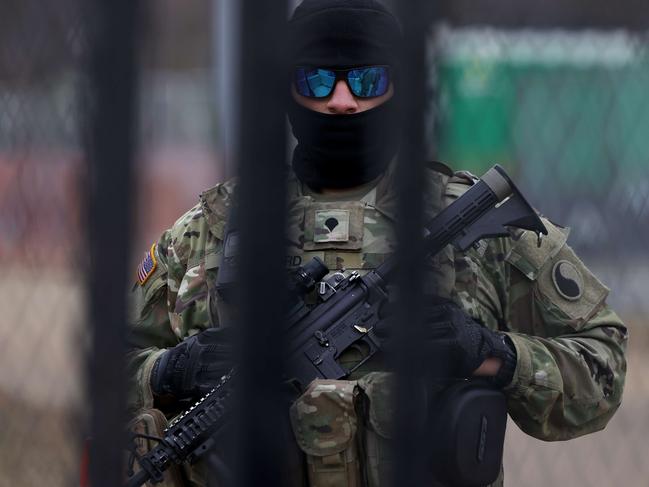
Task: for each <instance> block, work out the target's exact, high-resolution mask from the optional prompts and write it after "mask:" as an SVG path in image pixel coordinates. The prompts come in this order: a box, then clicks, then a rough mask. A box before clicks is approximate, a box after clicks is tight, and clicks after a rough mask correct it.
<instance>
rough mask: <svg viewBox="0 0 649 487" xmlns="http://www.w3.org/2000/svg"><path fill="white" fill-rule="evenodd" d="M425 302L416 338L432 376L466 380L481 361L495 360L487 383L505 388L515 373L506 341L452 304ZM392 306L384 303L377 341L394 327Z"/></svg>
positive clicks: (513, 357)
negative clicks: (494, 371) (498, 361)
mask: <svg viewBox="0 0 649 487" xmlns="http://www.w3.org/2000/svg"><path fill="white" fill-rule="evenodd" d="M427 299H429V300H430V301H429V302H428V303H427V305H426V306H425V308H424V325H423V326H424V329H423V330H422V333H421V335H420V338H421V339H423V344H422V346H423V349H424V352H425V354H426V356H427V357H428V358H431V357H433V358H434V359H433V360H430V364H429V366H432V367H433V369H434V370H432V371H431V372H432V375H434V376H436V377H437V378H439V376H440V374H441V373H442V369H443V372H444V375H445V376H446V374H448V376H450V377H451V378H468V377H471V376H472V374H473V372H474V371H475V370H476V369H477V368H478V367H480V365H481V364H482V362H484V361H485V359H487V358H488V357H497V358H500V359H501V360H502V365H501V367H500V369H499V371H498V373H497V375H496V376H495V377H492V378H490V379H489V380H490V382H491V383H492V384H494V385H495V386H496V387H504V386H506V385H508V384H509V383H510V382H511V380H512V377H513V375H514V370H515V369H516V351H515V348H514V346H513V344H512V343H511V341H510V340H509V338H508V337H507V336H506V335H504V334H502V333H498V332H495V331H492V330H490V329H488V328H485V327H484V326H482V325H481V324H480V323H478V322H477V321H475V320H474V319H473V318H472V317H471V316H469V315H468V314H467V313H466V312H465V311H464V310H462V309H461V308H460V307H459V306H458V305H457V304H455V303H454V302H453V301H450V300H447V299H442V298H430V297H429V298H427ZM431 301H432V302H431ZM394 304H395V303H386V306H384V308H383V309H382V310H381V318H382V320H381V321H379V323H377V324H376V326H375V328H374V332H375V334H376V335H377V336H378V337H379V338H380V339H385V338H388V337H389V335H390V327H392V326H394V324H393V319H394ZM388 348H389V345H388ZM440 359H441V360H440ZM424 360H425V361H426V362H428V361H427V360H426V359H424Z"/></svg>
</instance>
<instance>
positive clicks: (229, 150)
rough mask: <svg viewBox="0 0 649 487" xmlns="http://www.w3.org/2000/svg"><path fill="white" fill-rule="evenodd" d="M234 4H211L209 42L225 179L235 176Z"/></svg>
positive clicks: (233, 0)
mask: <svg viewBox="0 0 649 487" xmlns="http://www.w3.org/2000/svg"><path fill="white" fill-rule="evenodd" d="M237 3H238V2H237V0H214V8H213V12H214V17H213V21H212V26H213V32H212V41H213V45H214V50H213V51H214V55H215V58H216V59H215V63H214V66H215V68H216V76H215V78H216V84H217V86H218V109H219V121H218V122H219V135H220V137H219V138H220V142H221V148H220V149H221V150H220V153H221V158H222V160H221V161H220V162H221V164H224V167H225V177H226V178H227V179H229V178H231V177H232V176H234V175H235V171H236V167H235V161H236V159H237V155H236V154H237V141H238V139H239V136H238V134H237V129H238V127H239V118H238V116H239V112H238V110H237V107H236V103H237V100H238V99H239V93H238V87H239V76H238V75H239V70H238V66H239V65H238V63H237V60H238V58H239V47H240V46H239V36H240V33H239V17H238V14H239V7H238V5H237Z"/></svg>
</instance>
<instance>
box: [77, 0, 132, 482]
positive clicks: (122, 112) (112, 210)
mask: <svg viewBox="0 0 649 487" xmlns="http://www.w3.org/2000/svg"><path fill="white" fill-rule="evenodd" d="M138 3H139V2H137V1H131V0H129V1H126V0H113V1H111V2H102V1H96V2H91V4H90V5H87V6H85V8H86V19H85V20H86V23H85V25H86V29H85V33H86V34H87V36H88V40H89V54H90V59H89V65H88V82H89V86H88V93H87V95H88V97H87V98H86V99H85V100H84V102H85V103H87V105H86V107H85V108H86V109H87V112H86V116H87V118H86V120H85V122H87V124H88V125H87V134H86V135H87V140H86V157H87V163H88V179H87V181H86V187H85V191H86V204H87V209H88V211H87V215H86V216H87V231H88V233H87V236H88V249H89V256H90V268H89V272H88V283H87V284H88V287H87V289H88V307H89V309H88V316H89V318H90V323H91V326H89V327H88V332H89V333H91V334H92V347H91V350H90V356H89V357H88V393H89V397H90V403H91V413H90V436H91V438H92V443H91V450H90V483H91V485H92V487H103V486H106V487H109V486H110V487H115V486H118V485H121V483H122V481H123V477H122V472H123V470H122V468H123V458H124V452H123V446H124V445H125V423H126V421H125V420H126V407H125V404H126V381H125V373H124V352H125V339H124V338H125V330H126V301H125V300H126V290H127V281H128V274H127V268H128V264H129V257H130V255H129V243H130V241H131V221H132V218H131V217H132V215H133V209H132V208H133V206H132V204H133V198H132V193H133V191H132V188H133V177H132V163H133V152H134V151H133V149H134V146H135V138H136V118H137V117H136V114H137V112H136V100H137V97H136V91H137V90H136V78H137V76H136V71H137V68H136V54H137V51H138V49H137V27H138V26H137V20H138V13H139V6H138ZM81 257H83V256H81Z"/></svg>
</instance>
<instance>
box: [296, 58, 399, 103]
mask: <svg viewBox="0 0 649 487" xmlns="http://www.w3.org/2000/svg"><path fill="white" fill-rule="evenodd" d="M367 68H385V70H386V72H387V75H388V85H387V88H386V90H385V93H387V92H388V90H389V89H390V84H391V83H392V70H391V69H390V66H389V65H388V64H371V65H368V66H353V67H351V68H343V69H340V68H339V69H332V68H324V67H322V66H303V65H301V66H295V67H294V68H293V83H294V84H295V91H296V92H297V94H298V95H300V96H305V97H307V98H312V99H314V100H323V99H325V98H328V97H330V96H331V94H332V93H333V92H334V89H335V88H336V84H337V83H338V81H339V80H341V79H342V80H344V81H345V83H347V88H349V91H350V92H351V93H352V95H354V96H355V97H357V98H362V99H364V100H366V99H370V98H377V97H379V96H383V95H385V93H381V94H380V95H373V96H361V95H357V94H356V93H354V90H353V89H352V86H351V84H350V81H349V72H350V71H354V70H359V69H367ZM298 69H303V70H313V69H316V70H318V69H322V70H325V71H331V72H333V73H334V74H335V76H336V77H335V79H334V84H333V86H332V87H331V91H330V92H329V93H327V94H326V95H324V96H313V95H303V94H302V93H300V91H299V90H298V88H297V85H298V82H297V81H298V79H297V78H298V76H297V71H298ZM307 85H308V82H307ZM309 90H310V91H313V90H312V89H311V87H310V86H309Z"/></svg>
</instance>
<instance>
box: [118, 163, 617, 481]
mask: <svg viewBox="0 0 649 487" xmlns="http://www.w3.org/2000/svg"><path fill="white" fill-rule="evenodd" d="M427 181H428V184H429V186H428V190H429V194H431V195H440V198H439V199H435V198H433V199H432V200H431V201H427V206H429V207H430V208H431V211H432V212H433V213H434V212H435V211H436V209H437V211H438V210H439V207H442V206H444V205H447V204H450V202H452V201H453V200H454V199H455V198H457V197H458V196H459V195H461V194H462V193H463V192H464V191H466V189H468V187H470V185H471V184H472V182H473V181H472V178H471V177H470V175H468V173H455V174H454V173H452V172H451V171H450V170H448V168H445V167H443V166H441V165H438V166H435V167H434V168H430V169H428V170H427ZM233 188H234V183H233V182H232V181H230V182H226V183H223V184H219V185H217V186H216V187H214V188H212V189H210V190H208V191H206V192H204V193H203V194H202V195H201V197H200V203H199V204H198V205H196V206H195V207H194V208H192V209H191V210H189V211H188V212H187V213H186V214H185V215H183V216H182V217H181V218H180V219H179V220H178V221H177V222H176V223H175V224H174V225H173V226H172V227H171V228H170V229H168V230H167V231H165V232H164V233H163V234H162V236H161V238H160V239H159V241H158V242H156V243H155V244H154V245H153V246H152V248H151V249H150V251H149V253H148V254H147V257H146V258H145V261H144V262H143V265H141V269H140V271H139V273H140V276H138V279H139V282H138V283H136V285H135V286H134V291H133V309H132V313H133V318H132V326H131V343H132V349H131V351H130V353H129V357H128V366H129V374H130V377H131V378H132V381H133V384H132V387H131V396H130V405H131V407H132V408H133V409H138V408H147V407H152V405H153V402H154V398H153V396H152V393H151V389H150V385H149V378H150V373H151V369H152V366H153V364H154V362H155V360H156V359H157V357H158V356H159V355H160V354H161V353H163V352H164V350H165V348H167V347H172V346H174V345H176V344H177V343H179V342H180V341H181V340H183V339H185V338H187V337H188V336H191V335H193V334H195V333H198V332H200V331H201V330H203V329H205V328H207V327H209V326H219V322H220V321H221V322H224V321H226V320H227V316H225V315H226V314H227V310H226V309H225V307H223V306H221V305H220V303H219V297H218V295H217V293H216V292H215V290H214V282H215V277H216V273H217V271H218V267H219V263H220V254H221V243H222V238H223V233H224V227H225V223H226V220H227V209H228V206H229V204H230V201H231V197H232V191H233ZM392 188H393V187H392V178H391V176H390V174H389V173H388V174H386V175H385V176H384V177H383V178H382V179H381V180H380V181H379V182H378V184H377V185H376V186H375V187H374V188H366V189H365V190H364V191H363V192H361V193H357V194H355V195H347V197H346V198H345V200H344V201H340V200H338V201H336V199H334V198H329V199H327V198H324V197H322V196H321V195H317V194H311V193H308V192H306V191H304V190H303V188H302V186H301V185H300V184H299V182H297V181H296V180H294V179H291V180H290V182H289V189H290V191H289V197H290V198H289V201H290V203H289V237H290V242H291V245H290V247H289V249H288V255H287V265H288V266H298V265H301V264H302V263H303V262H306V260H307V259H309V258H310V257H312V256H316V255H317V256H319V257H320V258H322V259H323V260H324V262H325V263H326V264H327V266H328V267H329V268H330V269H332V270H333V269H340V268H342V267H345V268H346V269H359V270H361V271H363V270H368V269H372V268H375V267H376V266H377V265H378V264H379V263H381V262H382V261H383V260H384V259H385V257H386V256H387V255H389V254H390V253H391V252H392V251H393V250H394V238H393V236H392V235H391V229H392V227H393V218H394V191H393V190H392ZM331 215H334V216H335V215H343V216H344V219H345V222H344V223H345V224H344V225H342V227H343V228H336V229H334V230H331V229H325V226H326V223H325V221H326V220H327V217H328V216H331ZM544 223H545V224H546V226H547V228H548V230H549V235H548V236H547V237H545V238H544V239H543V240H542V243H541V246H540V247H539V246H538V245H537V237H536V235H534V234H531V233H530V232H521V233H519V234H517V235H516V236H515V237H512V238H499V239H492V240H490V241H489V242H488V243H487V244H486V245H484V246H483V247H482V248H481V249H479V250H478V249H471V250H470V251H468V252H466V253H458V252H454V251H453V250H451V248H450V247H449V248H448V249H447V252H446V254H444V255H442V256H441V257H439V258H438V261H437V263H436V264H437V265H436V266H435V269H442V271H443V274H444V279H442V288H440V289H437V290H436V292H437V293H438V294H442V295H444V294H446V295H448V296H450V297H451V298H452V299H454V300H455V301H456V302H458V303H459V304H460V305H461V306H462V307H463V308H464V309H465V310H466V311H467V312H468V313H469V314H471V315H472V316H473V317H474V318H476V319H478V320H479V321H480V322H482V323H484V324H485V326H487V327H489V328H491V329H495V330H501V331H504V332H506V333H507V334H508V335H509V337H510V338H511V340H512V342H513V343H514V345H515V348H516V353H517V357H518V361H517V366H516V370H515V373H514V378H513V380H512V383H511V384H510V385H509V386H508V387H507V388H506V391H505V392H506V396H507V399H508V411H509V414H510V416H511V418H512V419H513V420H514V421H515V422H516V424H517V425H518V426H519V427H520V428H521V429H522V430H523V431H525V432H526V433H528V434H530V435H532V436H534V437H536V438H539V439H543V440H550V441H551V440H566V439H570V438H575V437H577V436H580V435H584V434H587V433H591V432H594V431H597V430H600V429H602V428H604V426H605V425H606V424H607V422H608V421H609V419H610V418H611V417H612V415H613V414H614V413H615V411H616V409H617V408H618V406H619V405H620V401H621V398H622V390H623V386H624V378H625V371H626V361H625V349H626V340H627V332H626V328H625V327H624V325H623V323H622V322H621V320H620V318H619V317H618V316H617V315H616V314H615V312H614V311H612V310H611V309H610V308H609V307H608V305H607V304H606V297H607V295H608V289H607V288H606V287H605V286H604V285H603V284H602V283H600V281H599V280H598V279H597V278H596V277H595V276H594V275H593V274H592V273H591V272H590V271H589V270H588V269H587V268H586V267H585V266H584V264H583V263H582V262H581V260H579V258H578V257H577V256H576V255H575V254H574V252H573V251H572V250H571V248H570V247H569V246H568V245H567V244H566V241H567V238H568V229H565V228H562V227H559V226H557V225H554V224H552V223H550V222H549V221H548V220H545V219H544ZM332 231H336V232H338V231H340V232H343V233H345V235H343V236H342V237H341V236H340V235H337V236H336V237H335V238H333V239H332V238H330V237H331V236H330V235H329V234H330V233H332ZM332 240H335V241H332ZM444 283H446V284H445V287H444ZM344 360H348V361H349V362H353V361H354V357H353V356H350V357H344ZM379 368H380V366H379V365H377V364H376V363H372V362H371V361H370V363H368V364H366V366H365V367H364V368H363V369H362V370H359V372H358V373H357V376H356V377H353V378H358V377H361V376H362V375H363V374H365V373H366V372H369V371H372V370H376V369H379ZM501 477H502V476H501ZM496 485H502V478H501V479H499V481H498V482H497V483H496Z"/></svg>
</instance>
